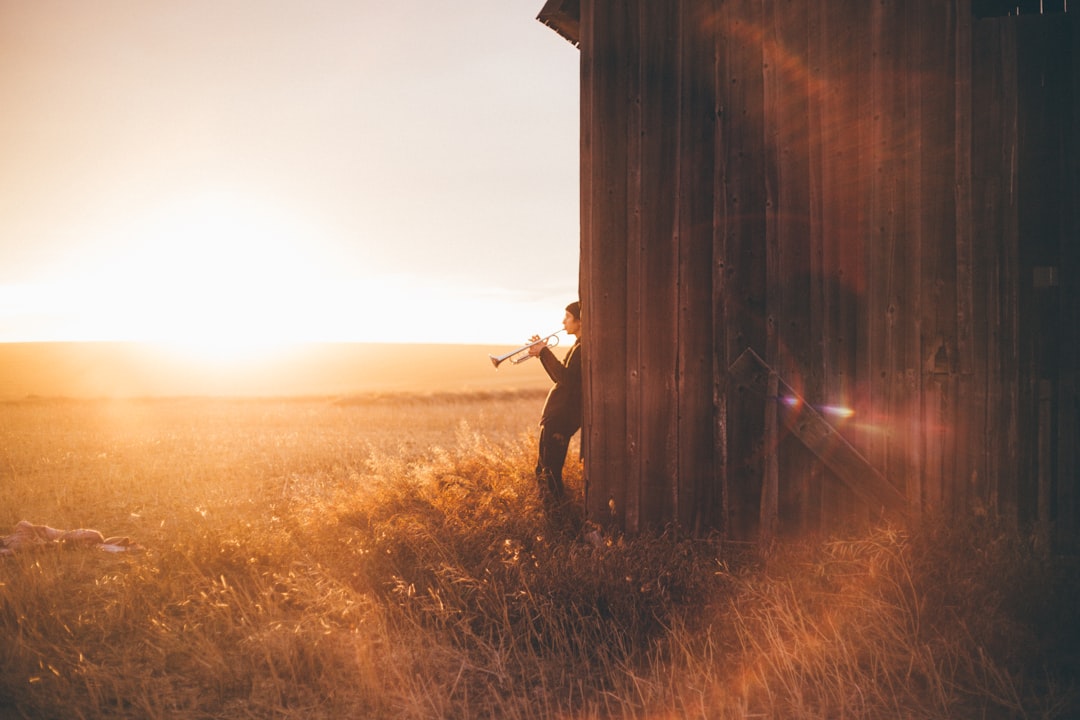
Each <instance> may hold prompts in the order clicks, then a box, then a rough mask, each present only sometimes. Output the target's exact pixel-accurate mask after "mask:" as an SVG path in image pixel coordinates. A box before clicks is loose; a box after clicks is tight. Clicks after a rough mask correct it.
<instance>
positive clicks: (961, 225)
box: [953, 0, 986, 514]
mask: <svg viewBox="0 0 1080 720" xmlns="http://www.w3.org/2000/svg"><path fill="white" fill-rule="evenodd" d="M954 12H955V17H954V18H953V23H954V25H955V27H956V43H955V51H954V63H955V67H956V93H955V97H954V98H953V105H954V107H955V114H954V120H953V122H954V134H955V135H954V147H955V167H954V171H953V175H954V177H955V178H956V185H955V187H956V196H955V203H956V211H955V227H956V315H957V330H956V356H957V378H956V381H957V382H956V396H957V408H956V414H955V415H956V422H957V433H956V438H957V446H956V451H955V452H956V479H955V482H956V484H957V487H956V498H957V503H958V506H959V508H958V509H959V511H960V512H963V513H967V514H971V512H972V510H973V499H974V498H975V497H976V496H977V488H978V485H979V481H980V478H982V477H983V476H985V474H986V470H985V465H986V462H985V458H986V455H985V452H986V450H985V445H984V443H983V438H984V435H983V424H984V422H985V417H986V378H985V375H986V359H985V353H980V352H977V351H976V344H977V338H976V330H975V327H976V320H975V315H976V313H977V312H978V310H977V308H976V304H975V292H976V290H975V284H976V281H975V273H976V268H975V249H974V233H973V227H974V217H973V215H972V188H971V177H972V164H971V145H972V117H971V112H972V72H973V68H972V52H973V48H972V38H971V34H972V20H971V18H972V11H971V0H956V3H955V10H954Z"/></svg>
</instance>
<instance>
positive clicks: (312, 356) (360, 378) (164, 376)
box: [0, 343, 549, 400]
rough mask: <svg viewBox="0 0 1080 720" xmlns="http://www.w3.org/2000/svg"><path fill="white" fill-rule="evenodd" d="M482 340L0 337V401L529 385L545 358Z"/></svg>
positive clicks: (540, 382) (542, 378) (539, 380)
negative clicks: (507, 361) (185, 348)
mask: <svg viewBox="0 0 1080 720" xmlns="http://www.w3.org/2000/svg"><path fill="white" fill-rule="evenodd" d="M511 349H513V348H499V347H486V346H479V345H419V344H418V345H408V344H378V343H370V344H362V343H325V344H306V345H297V346H293V347H289V348H284V349H277V350H274V351H273V352H267V353H265V354H262V355H259V354H253V355H251V356H248V357H246V358H233V359H220V358H219V359H211V358H208V357H199V356H195V355H190V354H189V355H185V354H183V353H182V352H179V351H177V350H174V349H169V348H165V347H160V346H154V345H142V344H137V343H4V344H0V400H11V399H19V398H26V397H31V396H38V397H72V398H87V397H93V398H97V397H161V396H262V397H266V396H277V397H281V396H312V395H315V396H327V395H331V396H338V395H349V394H354V393H371V392H395V393H397V392H419V393H431V392H476V391H489V390H510V389H517V390H528V389H536V388H543V387H547V386H548V385H549V380H548V379H547V377H546V375H545V374H544V371H543V368H541V367H540V364H539V363H537V362H535V361H533V362H529V363H525V364H522V365H520V366H513V367H508V366H505V365H504V366H503V367H502V368H500V369H499V370H495V368H493V367H492V365H491V362H490V361H489V360H488V353H494V354H496V355H498V354H501V353H504V352H507V351H508V350H511Z"/></svg>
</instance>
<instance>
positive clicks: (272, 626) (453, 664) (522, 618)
mask: <svg viewBox="0 0 1080 720" xmlns="http://www.w3.org/2000/svg"><path fill="white" fill-rule="evenodd" d="M542 392H543V391H542V390H519V391H484V392H473V393H438V392H435V393H420V394H407V393H398V394H386V393H383V394H371V393H369V394H357V395H350V396H343V397H336V398H329V397H327V398H318V397H308V398H295V399H288V398H278V399H257V398H172V399H168V398H158V399H114V400H108V399H94V400H90V399H52V400H50V399H22V400H13V401H9V402H6V403H0V534H6V533H7V532H9V530H8V528H12V527H14V525H15V523H17V522H18V521H20V520H24V519H25V520H30V521H32V522H35V523H43V524H48V525H51V526H54V527H57V528H78V527H86V528H95V529H98V530H100V531H101V532H102V533H104V534H105V535H106V536H109V535H122V536H127V537H128V538H130V539H131V541H132V542H134V543H137V544H138V546H139V549H136V550H134V551H130V552H121V553H110V552H103V551H101V550H98V549H94V548H79V549H75V548H68V549H63V548H51V547H50V548H43V549H39V550H36V551H26V552H20V553H17V554H14V555H11V556H8V557H0V718H148V719H155V718H296V719H300V718H304V719H308V718H510V719H513V718H574V719H584V718H640V719H643V720H644V719H648V720H652V719H668V718H801V717H807V718H884V717H888V718H893V717H897V718H899V717H902V718H945V717H949V718H1070V717H1077V716H1080V703H1078V696H1077V692H1076V682H1077V669H1078V660H1077V642H1078V639H1080V627H1078V625H1080V620H1078V618H1077V613H1076V610H1075V602H1076V597H1077V596H1078V595H1077V591H1078V589H1080V588H1078V581H1077V574H1076V572H1075V567H1074V566H1073V565H1072V564H1071V563H1070V562H1069V560H1068V559H1065V558H1055V557H1052V556H1050V555H1047V554H1046V553H1043V552H1041V551H1040V550H1039V549H1038V548H1037V547H1034V546H1033V545H1032V544H1031V543H1030V542H1028V541H1027V539H1026V538H1025V537H1024V536H1023V535H1022V534H1018V533H1013V532H1009V531H1007V530H1005V529H1002V528H998V527H996V526H995V525H994V524H993V523H991V522H988V521H984V522H978V523H972V524H971V525H969V526H965V527H956V526H952V527H950V526H945V525H934V524H929V525H928V526H927V527H925V528H922V529H920V530H918V531H911V532H904V531H901V530H899V529H895V528H879V529H876V530H873V531H870V532H867V533H864V534H862V535H859V536H857V537H845V538H827V539H818V540H816V541H809V540H808V541H805V542H801V543H797V544H790V545H785V546H776V547H773V548H768V549H764V550H760V551H758V550H754V549H753V548H748V547H745V546H737V545H733V544H726V543H723V542H721V541H720V540H708V541H705V540H697V541H692V540H687V539H681V538H679V537H676V536H674V535H673V534H670V533H669V534H666V535H662V536H649V537H640V538H633V539H629V538H618V537H611V536H606V535H603V536H592V538H591V539H589V538H587V537H586V536H585V535H583V534H582V533H580V532H577V531H576V530H575V529H574V528H573V527H566V526H551V525H549V524H548V523H546V522H545V521H544V519H543V517H542V514H541V513H540V511H539V507H538V502H537V498H536V496H535V493H534V484H533V480H532V464H533V454H534V452H535V441H536V440H535V434H534V433H535V428H534V424H535V420H536V414H537V411H538V409H539V406H540V403H541V402H542V397H543V395H542ZM571 453H572V456H571V457H572V459H573V458H574V457H576V455H574V453H576V449H572V450H571ZM568 465H569V467H570V473H569V477H568V484H569V486H570V487H571V489H572V491H573V492H575V493H580V492H581V477H580V465H579V464H578V463H576V462H572V461H571V462H570V463H568Z"/></svg>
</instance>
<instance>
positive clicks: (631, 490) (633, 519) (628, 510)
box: [613, 0, 654, 533]
mask: <svg viewBox="0 0 1080 720" xmlns="http://www.w3.org/2000/svg"><path fill="white" fill-rule="evenodd" d="M613 11H614V12H622V13H623V14H624V15H625V19H624V20H623V22H624V23H625V31H624V32H625V39H624V43H625V44H624V45H623V47H624V48H625V52H627V53H629V56H628V57H625V58H623V62H624V63H625V66H624V67H623V68H622V74H623V76H624V77H625V83H626V97H625V99H624V103H625V104H624V106H623V108H622V109H621V116H620V119H622V120H623V121H624V122H625V125H626V196H627V197H626V199H627V203H626V208H625V212H626V237H625V239H624V241H625V243H626V281H625V288H626V336H625V337H624V338H623V341H624V342H625V343H626V443H625V450H624V452H625V456H626V457H625V466H624V467H625V469H624V471H623V477H622V478H621V480H620V481H619V482H620V483H621V485H622V499H621V502H616V512H617V514H618V515H619V517H620V518H621V525H622V528H623V529H624V530H626V531H627V532H630V533H636V532H638V531H639V530H640V529H641V505H642V497H641V495H642V485H643V482H644V478H643V477H642V445H643V444H644V443H646V442H648V428H647V427H645V426H644V422H645V420H644V417H645V415H646V414H647V411H646V410H645V408H644V404H643V398H642V391H643V385H644V383H643V380H642V377H641V368H642V362H643V361H644V359H645V355H646V353H647V352H648V350H647V348H646V342H647V338H646V337H645V334H644V331H643V325H644V324H645V322H646V320H645V318H646V316H648V315H649V314H650V312H651V311H650V310H649V308H648V307H646V303H647V302H648V299H647V286H648V281H647V273H648V270H649V258H648V248H649V246H650V245H651V244H652V243H651V242H650V241H651V238H650V237H649V233H648V231H647V230H646V228H645V227H644V219H643V214H644V213H645V212H647V211H646V208H645V207H644V205H646V204H648V205H650V206H651V205H652V202H653V201H652V199H651V198H649V199H647V196H646V193H645V192H643V188H644V183H645V182H646V177H647V176H646V173H649V172H652V171H653V170H654V169H653V168H651V167H646V162H645V158H644V154H645V152H646V148H647V147H648V142H646V140H645V139H644V138H643V135H644V133H645V124H646V120H645V118H644V117H643V114H644V111H645V110H644V109H645V108H646V107H648V102H649V100H651V98H645V97H643V95H644V94H645V93H646V92H648V88H646V87H644V80H643V78H642V72H641V66H642V64H643V63H645V62H647V58H648V57H649V54H650V53H651V52H652V48H650V47H649V46H648V45H647V44H645V43H643V42H642V36H641V33H640V28H641V17H640V16H641V14H642V12H643V6H642V4H641V3H640V2H636V1H635V0H631V1H630V2H627V3H624V6H623V7H622V8H621V9H620V10H613ZM635 48H640V50H638V51H635ZM635 60H636V62H635ZM651 189H652V188H651V186H650V190H651Z"/></svg>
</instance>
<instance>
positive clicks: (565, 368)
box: [540, 338, 582, 435]
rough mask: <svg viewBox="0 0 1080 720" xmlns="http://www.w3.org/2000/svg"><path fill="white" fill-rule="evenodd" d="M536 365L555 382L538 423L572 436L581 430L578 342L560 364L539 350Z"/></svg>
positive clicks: (553, 354)
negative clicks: (538, 362) (539, 363)
mask: <svg viewBox="0 0 1080 720" xmlns="http://www.w3.org/2000/svg"><path fill="white" fill-rule="evenodd" d="M540 362H541V363H543V365H544V369H545V370H547V374H548V377H550V378H551V379H552V381H554V383H555V384H554V385H553V386H552V388H551V390H550V391H549V392H548V396H547V400H546V401H545V402H544V411H543V413H541V415H540V424H541V425H544V426H545V427H548V428H550V429H552V430H554V431H556V432H560V433H564V434H566V435H573V434H574V433H575V432H577V431H578V430H579V429H580V428H581V407H582V401H581V339H580V338H579V339H577V340H576V341H575V342H574V346H573V347H572V348H570V351H569V352H567V353H566V358H565V359H564V360H563V361H562V362H559V359H558V358H557V357H555V353H553V352H551V349H550V348H544V349H543V350H541V351H540Z"/></svg>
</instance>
